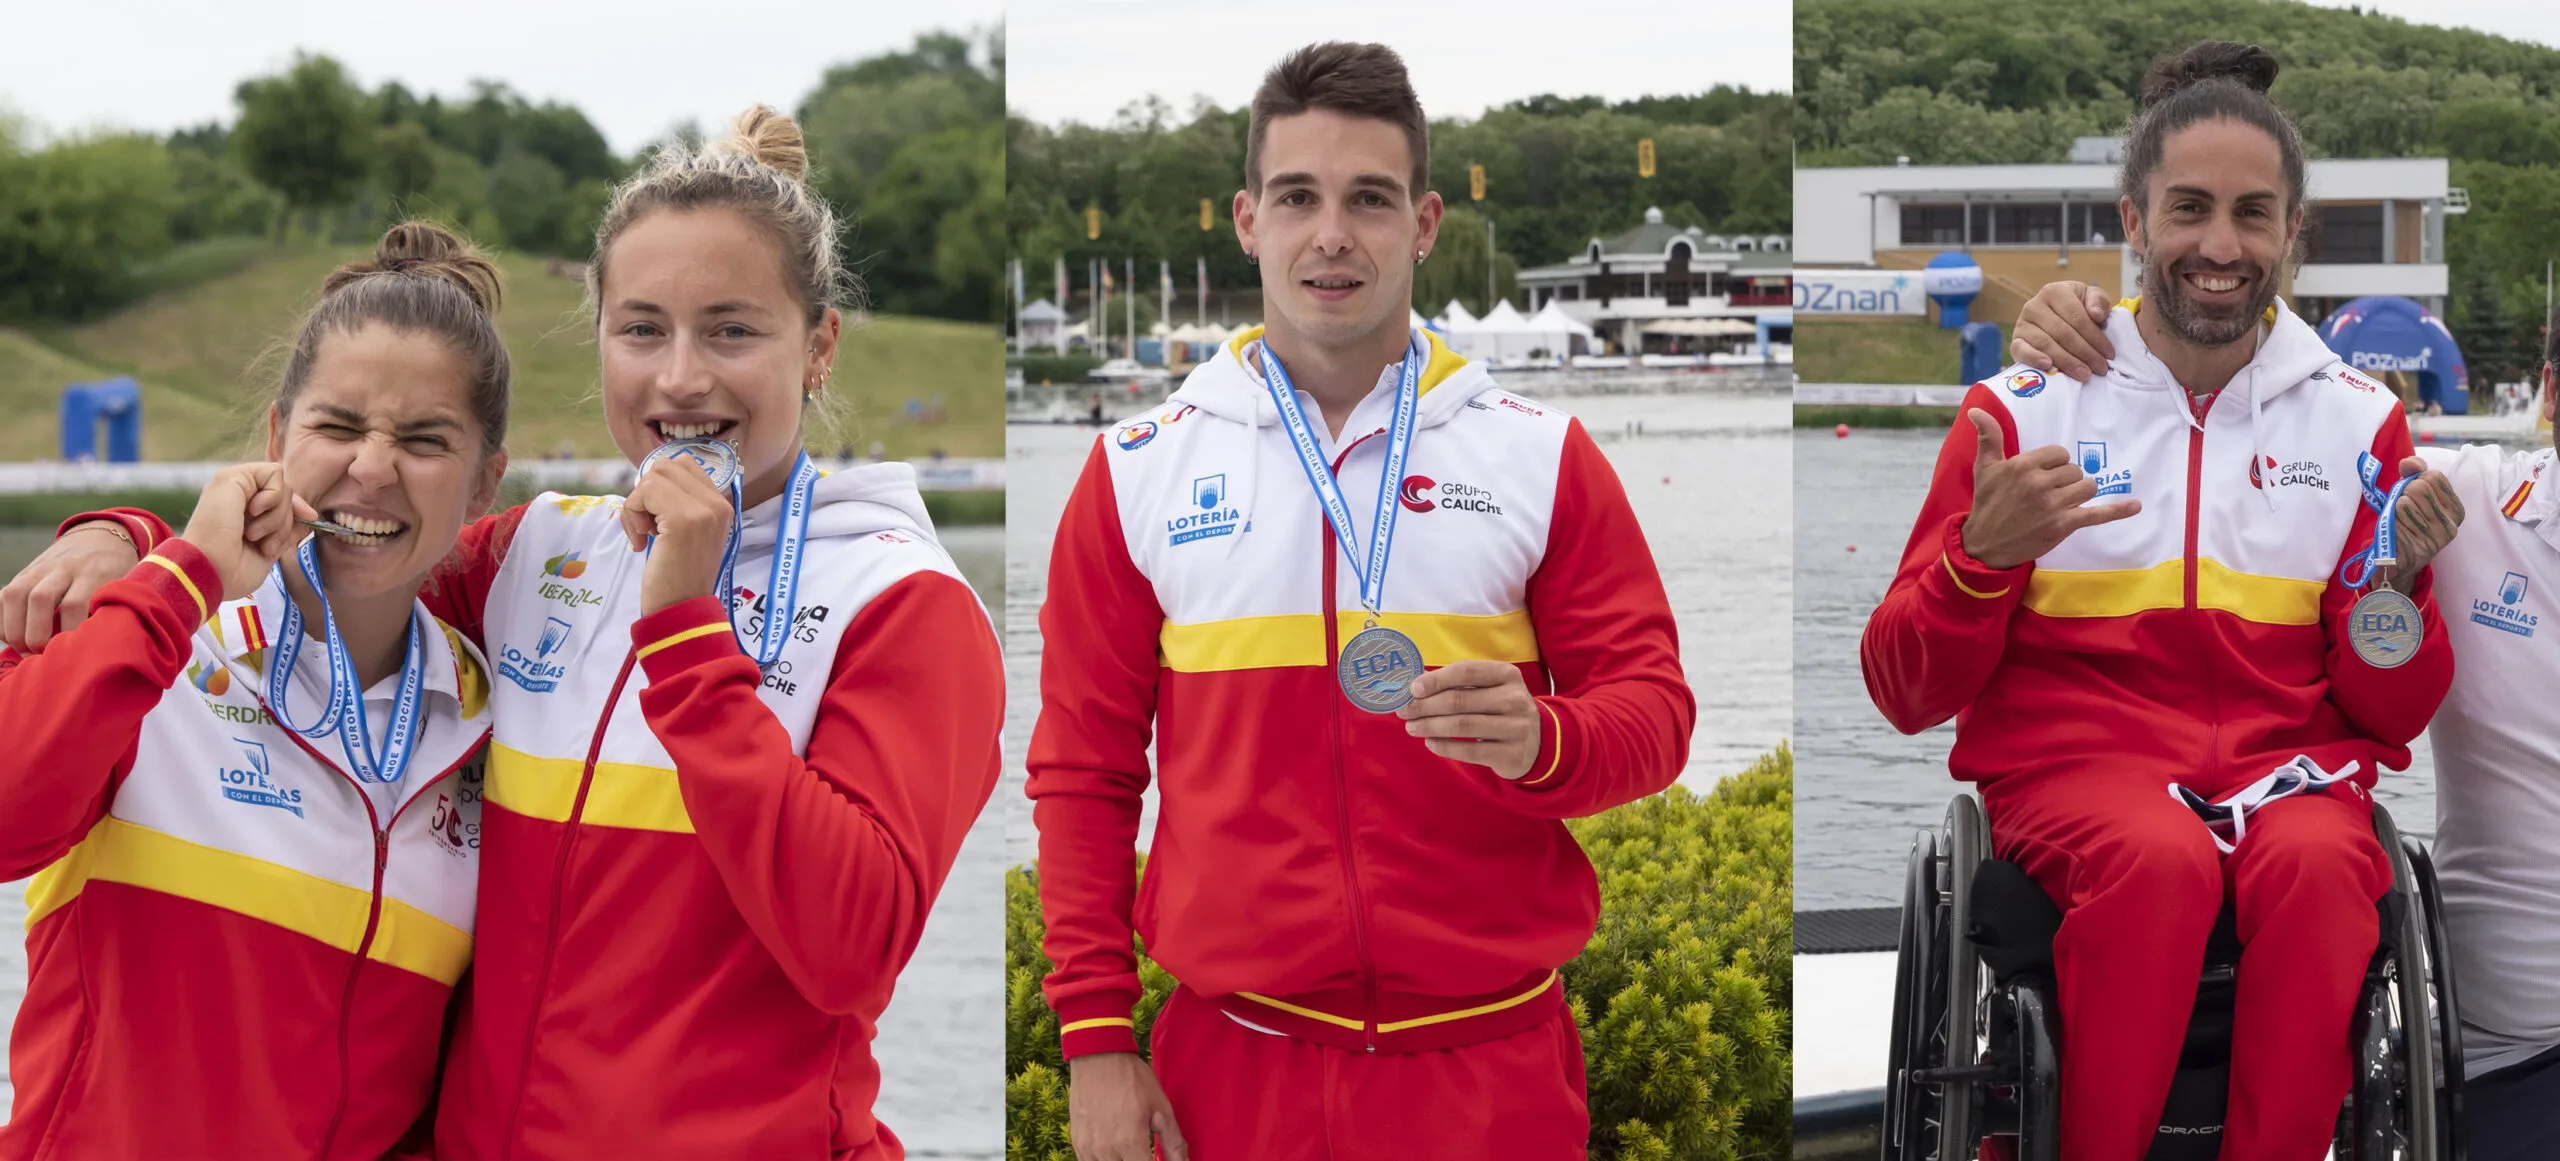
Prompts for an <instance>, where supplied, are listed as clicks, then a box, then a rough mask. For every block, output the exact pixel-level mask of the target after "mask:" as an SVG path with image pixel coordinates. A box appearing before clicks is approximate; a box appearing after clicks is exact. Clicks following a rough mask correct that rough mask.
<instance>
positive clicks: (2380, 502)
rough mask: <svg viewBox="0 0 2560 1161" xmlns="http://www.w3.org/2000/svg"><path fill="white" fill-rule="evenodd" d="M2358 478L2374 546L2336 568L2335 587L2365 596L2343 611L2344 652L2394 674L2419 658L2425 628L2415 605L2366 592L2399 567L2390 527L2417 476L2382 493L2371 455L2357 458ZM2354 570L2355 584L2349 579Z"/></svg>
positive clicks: (2383, 591)
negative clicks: (2369, 511) (2355, 590)
mask: <svg viewBox="0 0 2560 1161" xmlns="http://www.w3.org/2000/svg"><path fill="white" fill-rule="evenodd" d="M2356 474H2357V475H2358V476H2361V477H2363V480H2364V502H2365V505H2366V506H2367V507H2369V508H2372V509H2373V510H2374V512H2375V514H2376V515H2375V516H2374V520H2373V543H2372V544H2369V545H2367V546H2365V549H2364V551H2362V552H2359V553H2357V554H2355V555H2354V556H2352V557H2349V558H2347V561H2346V563H2344V564H2341V565H2339V566H2338V580H2339V583H2341V584H2345V585H2348V586H2349V587H2352V588H2364V589H2365V592H2364V594H2363V595H2361V596H2358V597H2357V598H2356V603H2355V604H2354V605H2353V606H2351V607H2349V608H2348V609H2347V646H2348V647H2349V648H2351V649H2353V650H2355V655H2356V656H2357V657H2358V658H2361V659H2362V660H2363V661H2364V663H2365V664H2367V665H2370V666H2372V667H2374V668H2376V669H2396V668H2398V667H2400V666H2401V665H2404V664H2407V663H2408V660H2409V659H2410V658H2412V657H2415V656H2417V655H2418V645H2419V643H2420V642H2421V641H2423V640H2424V639H2425V636H2426V623H2425V621H2424V620H2422V619H2421V618H2420V617H2419V616H2418V603H2417V602H2416V601H2413V600H2410V599H2409V598H2408V597H2406V596H2403V595H2401V594H2399V593H2396V592H2393V591H2392V590H2390V589H2388V588H2366V586H2367V585H2370V584H2373V583H2375V582H2376V581H2378V580H2380V579H2382V578H2381V577H2380V576H2378V575H2377V574H2379V573H2381V572H2382V571H2383V570H2385V569H2388V568H2390V567H2391V566H2392V565H2393V564H2396V563H2398V561H2399V555H2398V540H2397V538H2396V536H2395V528H2394V525H2395V523H2396V519H2395V518H2396V516H2397V515H2398V512H2399V507H2400V496H2401V493H2404V492H2406V491H2408V490H2409V485H2410V484H2412V483H2414V482H2416V480H2417V477H2415V476H2403V477H2401V478H2400V480H2399V481H2398V482H2396V483H2394V484H2392V485H2391V488H2390V490H2389V491H2385V490H2383V487H2382V461H2380V460H2377V459H2375V458H2373V453H2371V452H2364V453H2360V454H2359V455H2358V457H2357V460H2356ZM2349 570H2354V572H2355V577H2354V579H2352V580H2350V579H2348V573H2349Z"/></svg>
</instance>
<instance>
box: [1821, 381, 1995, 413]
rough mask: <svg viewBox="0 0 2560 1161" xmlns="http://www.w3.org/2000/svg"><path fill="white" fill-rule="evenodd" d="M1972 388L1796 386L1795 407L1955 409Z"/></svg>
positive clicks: (1870, 385)
mask: <svg viewBox="0 0 2560 1161" xmlns="http://www.w3.org/2000/svg"><path fill="white" fill-rule="evenodd" d="M1970 389H1971V388H1970V387H1969V386H1968V385H1964V384H1959V385H1957V386H1953V387H1933V386H1922V385H1919V384H1914V383H1798V384H1796V398H1795V401H1796V402H1798V403H1849V404H1862V405H1865V406H1869V407H1913V406H1918V407H1956V406H1959V405H1961V404H1963V403H1964V393H1965V392H1966V391H1967V390H1970Z"/></svg>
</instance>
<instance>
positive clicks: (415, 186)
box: [373, 122, 436, 205]
mask: <svg viewBox="0 0 2560 1161" xmlns="http://www.w3.org/2000/svg"><path fill="white" fill-rule="evenodd" d="M373 156H374V168H375V170H376V177H377V178H378V179H379V180H380V181H381V183H382V189H383V192H384V193H385V194H388V195H389V196H390V197H391V200H392V201H393V202H394V203H397V204H401V205H406V204H408V202H409V201H410V199H412V198H415V197H417V196H418V195H419V194H420V193H423V192H425V191H426V189H427V188H428V187H429V186H432V185H434V184H435V181H436V143H435V139H434V138H432V137H429V136H428V135H427V131H426V128H425V127H424V126H421V125H419V124H417V123H415V122H404V123H402V124H397V125H386V126H383V127H381V128H379V129H376V130H374V133H373Z"/></svg>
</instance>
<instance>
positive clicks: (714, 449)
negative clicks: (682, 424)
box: [640, 439, 740, 491]
mask: <svg viewBox="0 0 2560 1161" xmlns="http://www.w3.org/2000/svg"><path fill="white" fill-rule="evenodd" d="M677 456H690V457H692V458H693V462H695V463H697V464H700V465H702V470H703V471H704V472H705V473H708V474H709V475H710V477H711V486H712V487H714V488H719V489H722V490H724V491H725V490H727V489H728V487H729V485H730V484H732V483H734V482H736V480H737V478H738V472H739V470H740V468H739V464H738V449H736V448H733V447H730V446H729V445H728V444H726V443H723V442H721V441H719V440H716V439H677V440H669V441H667V442H666V443H662V444H659V445H658V446H657V447H656V448H655V449H653V450H651V451H650V452H649V454H648V455H647V456H646V457H645V458H643V459H642V460H641V461H640V472H641V474H642V475H646V474H648V471H649V465H651V464H654V463H657V462H658V461H659V460H670V459H674V458H675V457H677Z"/></svg>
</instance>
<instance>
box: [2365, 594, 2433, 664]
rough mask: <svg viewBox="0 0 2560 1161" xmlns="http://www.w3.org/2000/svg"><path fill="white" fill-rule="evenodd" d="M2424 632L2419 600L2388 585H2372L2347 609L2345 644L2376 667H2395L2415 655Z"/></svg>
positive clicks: (2367, 662) (2405, 662)
mask: <svg viewBox="0 0 2560 1161" xmlns="http://www.w3.org/2000/svg"><path fill="white" fill-rule="evenodd" d="M2425 634H2426V624H2425V622H2423V621H2421V620H2419V618H2418V603H2417V602H2416V601H2412V600H2410V599H2409V598H2407V597H2404V596H2401V595H2400V594H2398V593H2395V592H2392V591H2391V590H2389V589H2374V590H2371V591H2369V592H2367V593H2365V594H2364V595H2363V596H2360V597H2357V598H2356V603H2355V606H2354V607H2353V608H2350V609H2348V610H2347V644H2348V645H2350V646H2352V647H2353V648H2354V649H2355V651H2356V656H2358V657H2361V658H2363V659H2364V663H2365V664H2367V665H2370V666H2372V667H2374V668H2376V669H2396V668H2398V667H2400V666H2402V665H2405V664H2407V663H2408V661H2409V659H2410V658H2412V657H2415V656H2417V655H2418V643H2419V642H2420V641H2421V640H2422V639H2424V637H2425Z"/></svg>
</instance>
